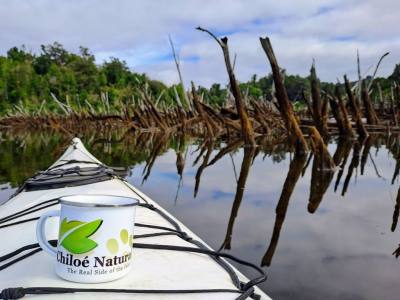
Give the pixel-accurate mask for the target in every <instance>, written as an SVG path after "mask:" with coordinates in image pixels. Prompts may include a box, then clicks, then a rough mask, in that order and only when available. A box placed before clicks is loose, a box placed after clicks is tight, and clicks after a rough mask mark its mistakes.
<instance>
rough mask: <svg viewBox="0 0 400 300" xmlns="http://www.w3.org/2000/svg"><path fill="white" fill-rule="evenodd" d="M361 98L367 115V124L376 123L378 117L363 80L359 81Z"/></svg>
mask: <svg viewBox="0 0 400 300" xmlns="http://www.w3.org/2000/svg"><path fill="white" fill-rule="evenodd" d="M361 98H362V101H363V103H364V108H365V115H366V117H367V122H368V124H371V125H377V124H378V123H379V120H378V117H377V115H376V113H375V109H374V106H373V104H372V103H371V99H370V97H369V94H368V89H367V84H366V83H365V80H363V81H362V82H361Z"/></svg>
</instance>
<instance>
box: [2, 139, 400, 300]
mask: <svg viewBox="0 0 400 300" xmlns="http://www.w3.org/2000/svg"><path fill="white" fill-rule="evenodd" d="M80 137H81V138H82V139H83V141H84V142H85V143H86V144H87V148H88V149H89V150H90V151H91V152H92V153H93V154H94V155H96V156H97V157H98V158H99V159H100V160H102V161H103V162H105V163H107V164H109V165H113V166H125V167H129V169H130V175H129V176H128V180H129V182H131V183H132V184H134V185H135V186H137V187H139V188H140V189H142V190H143V191H144V192H145V193H147V194H148V195H149V196H150V197H152V198H153V199H155V200H156V201H157V202H158V203H160V204H161V205H162V206H163V207H164V208H166V209H167V210H169V211H170V212H171V213H172V214H174V215H175V216H176V217H177V218H179V219H180V220H181V221H183V222H184V223H185V224H187V225H188V226H189V227H190V228H191V229H192V230H193V231H194V232H196V233H197V234H199V235H200V237H202V238H203V239H204V240H205V241H206V242H207V243H208V244H210V245H211V246H212V247H213V248H216V249H218V248H221V247H223V248H225V249H226V251H230V252H231V253H233V254H234V255H238V256H240V257H242V258H245V259H247V260H249V261H252V262H253V263H256V264H259V265H263V266H264V267H265V269H266V271H267V272H268V274H269V278H268V281H267V282H266V283H265V284H264V285H263V286H262V288H263V289H264V290H265V291H266V292H267V293H268V294H269V295H270V296H271V297H273V298H275V299H398V298H399V296H398V295H399V293H400V285H399V284H398V280H399V275H400V260H396V258H395V257H394V256H393V255H392V253H393V251H394V250H395V249H396V248H397V247H398V244H399V243H400V235H399V234H398V232H399V230H400V229H399V228H397V229H396V223H397V220H396V215H397V216H398V211H397V212H396V211H395V205H396V197H397V193H398V188H399V179H398V177H397V176H394V174H395V170H396V168H397V167H400V164H399V165H398V166H396V158H398V157H399V155H400V143H399V142H400V140H399V139H398V138H397V137H394V136H392V137H390V138H387V137H372V138H370V139H369V140H367V141H366V142H365V141H364V142H363V143H359V142H355V141H340V142H337V141H335V140H332V142H331V143H330V145H329V150H330V152H331V153H332V154H335V156H334V158H335V160H336V161H337V162H339V164H340V165H341V168H340V169H338V170H336V172H335V173H334V174H333V173H324V172H320V171H319V168H318V166H319V165H320V164H319V162H318V161H317V160H314V159H313V158H312V157H295V156H294V155H293V154H292V153H290V152H288V151H289V149H287V148H286V147H285V146H284V145H276V146H271V145H268V142H267V143H266V144H265V146H263V147H261V148H258V149H257V150H256V152H255V153H254V152H253V151H251V150H250V149H243V148H241V145H240V144H238V143H236V144H233V145H232V144H229V145H227V143H224V142H215V143H214V144H202V143H200V142H198V141H196V140H195V139H188V138H185V139H184V138H182V137H168V136H165V135H158V136H154V135H153V136H152V135H149V134H148V135H142V136H135V135H133V134H131V133H125V134H115V135H112V134H104V135H99V133H92V134H91V133H87V134H81V135H80ZM68 141H69V138H68V137H67V136H61V135H57V134H54V133H38V134H33V133H30V134H24V133H20V134H14V135H10V134H2V135H1V144H0V157H1V159H0V189H1V193H0V197H1V198H0V202H1V200H2V199H5V198H7V196H8V195H10V194H11V193H12V192H13V190H14V189H15V187H16V186H17V185H19V184H21V183H22V182H23V181H24V180H25V179H26V178H28V177H29V176H32V175H33V174H34V173H35V172H36V171H38V170H42V169H45V168H46V167H48V166H49V165H50V164H51V163H52V162H53V161H54V160H55V159H56V158H57V157H58V156H59V155H60V154H61V153H62V151H63V149H64V148H65V147H66V145H67V144H68ZM393 177H395V178H394V179H393ZM297 179H298V180H297ZM296 180H297V181H296ZM399 204H400V199H399ZM0 209H1V208H0ZM399 226H400V225H399ZM242 271H243V272H244V273H246V274H248V275H252V274H249V271H248V270H246V269H242Z"/></svg>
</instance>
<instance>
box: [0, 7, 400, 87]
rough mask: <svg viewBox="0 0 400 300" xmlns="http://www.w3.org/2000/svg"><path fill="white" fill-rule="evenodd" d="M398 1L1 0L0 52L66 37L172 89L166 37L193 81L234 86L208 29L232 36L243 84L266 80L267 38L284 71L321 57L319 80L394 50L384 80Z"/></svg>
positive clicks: (366, 68)
mask: <svg viewBox="0 0 400 300" xmlns="http://www.w3.org/2000/svg"><path fill="white" fill-rule="evenodd" d="M399 11H400V1H397V0H379V1H376V0H313V1H311V0H287V1H273V0H252V1H250V0H247V1H246V0H219V1H210V0H202V1H200V0H198V1H195V0H185V1H183V0H181V1H178V0H168V1H165V0H164V1H161V0H159V1H144V0H142V1H138V0H114V1H102V0H68V1H60V0H0V28H1V30H0V32H1V34H0V55H5V53H6V52H7V50H8V49H9V48H11V47H13V46H20V45H25V46H26V48H27V49H28V50H31V51H32V52H35V53H38V52H39V51H40V45H41V44H49V43H53V42H54V41H58V42H60V43H61V44H63V45H64V47H65V48H66V49H68V50H70V51H73V52H77V51H78V49H79V46H85V47H88V48H89V49H90V50H91V51H92V53H93V54H94V55H95V57H96V62H97V63H99V64H100V63H102V62H103V61H104V60H107V59H109V58H110V57H118V58H120V59H123V60H125V61H126V62H127V64H128V66H129V67H130V68H131V69H132V70H133V71H136V72H140V73H146V74H148V75H149V76H150V77H151V78H153V79H157V80H161V81H163V82H165V83H167V84H173V83H176V82H178V80H179V78H178V75H177V72H176V68H175V64H174V61H173V57H172V53H171V47H170V45H169V42H168V35H171V37H172V39H173V41H174V43H175V47H176V48H177V51H178V53H179V57H180V61H181V68H182V74H183V78H184V81H185V83H186V84H188V83H189V82H190V81H194V82H195V83H196V84H199V85H203V86H210V85H211V84H212V83H214V82H217V83H222V84H225V83H226V82H227V81H228V77H227V74H226V69H225V66H224V61H223V56H222V52H221V49H220V48H219V46H218V45H217V43H216V42H215V41H214V40H212V39H211V38H210V37H209V36H208V35H207V34H206V33H204V32H200V31H197V30H195V27H197V26H202V27H204V28H207V29H209V30H211V31H212V32H214V33H215V34H216V35H217V36H218V37H224V36H227V37H228V38H229V47H230V52H231V55H232V56H233V55H234V54H236V55H237V60H236V74H237V78H238V80H240V81H246V80H249V79H250V77H251V76H252V75H253V74H257V76H265V75H267V74H268V73H269V72H270V67H269V64H268V61H267V59H266V56H265V53H264V52H263V50H262V48H261V45H260V42H259V37H260V36H262V37H265V36H268V37H270V39H271V42H272V45H273V48H274V51H275V54H276V56H277V58H278V62H279V64H280V66H281V67H282V68H284V69H286V70H287V72H288V73H289V74H299V75H302V76H305V75H308V73H309V69H310V65H311V63H312V60H313V59H315V61H316V66H317V74H318V76H319V77H320V79H321V80H324V81H336V80H337V79H338V78H339V80H341V79H342V78H343V75H344V74H347V75H348V76H349V77H350V78H354V79H355V78H356V76H357V63H356V53H357V49H358V50H359V52H360V58H361V72H362V74H371V73H372V72H373V66H374V65H375V64H376V63H377V61H378V59H379V57H380V56H381V55H382V54H384V53H385V52H387V51H390V55H389V56H388V57H387V58H385V60H384V61H383V63H382V65H381V68H380V70H379V73H378V75H379V76H386V75H389V74H391V72H392V71H393V69H394V66H395V64H396V63H399V62H400V51H399V50H400V27H399V26H398V12H399Z"/></svg>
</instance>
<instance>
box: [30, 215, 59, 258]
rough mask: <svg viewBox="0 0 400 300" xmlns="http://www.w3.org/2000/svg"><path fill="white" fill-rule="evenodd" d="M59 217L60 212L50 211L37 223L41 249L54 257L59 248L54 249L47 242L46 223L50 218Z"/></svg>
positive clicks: (37, 236) (37, 234) (37, 235)
mask: <svg viewBox="0 0 400 300" xmlns="http://www.w3.org/2000/svg"><path fill="white" fill-rule="evenodd" d="M57 216H60V211H59V210H51V211H48V212H46V213H44V214H43V215H41V216H40V218H39V220H38V222H37V225H36V238H37V240H38V243H39V245H40V247H41V248H42V249H43V250H44V251H46V252H47V253H49V254H51V255H52V256H56V255H57V247H53V246H52V245H50V243H49V242H48V241H47V239H46V234H45V225H46V221H47V219H48V218H50V217H57Z"/></svg>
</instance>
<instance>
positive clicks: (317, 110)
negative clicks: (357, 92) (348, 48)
mask: <svg viewBox="0 0 400 300" xmlns="http://www.w3.org/2000/svg"><path fill="white" fill-rule="evenodd" d="M310 73H311V74H310V75H311V76H310V84H311V97H312V109H313V112H312V115H313V118H314V123H315V126H316V127H317V129H318V131H319V132H320V134H321V135H322V136H323V137H324V138H325V139H326V137H327V136H328V125H327V121H328V120H327V112H328V109H327V108H328V106H327V102H326V101H324V102H322V100H321V92H320V88H319V82H318V78H317V74H316V72H315V65H314V63H313V64H312V66H311V70H310Z"/></svg>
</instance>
